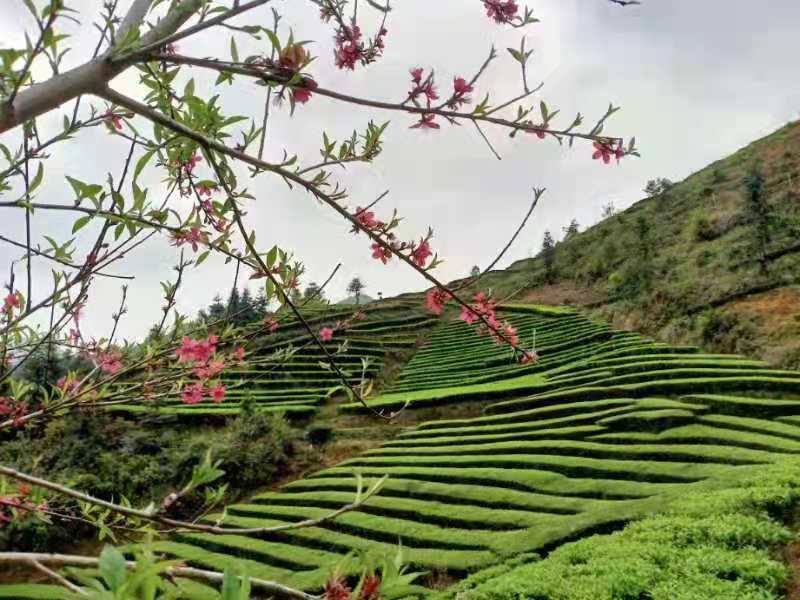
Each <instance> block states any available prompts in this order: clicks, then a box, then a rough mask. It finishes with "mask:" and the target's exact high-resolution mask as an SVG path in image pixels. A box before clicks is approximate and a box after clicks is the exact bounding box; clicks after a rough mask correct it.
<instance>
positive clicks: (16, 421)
mask: <svg viewBox="0 0 800 600" xmlns="http://www.w3.org/2000/svg"><path fill="white" fill-rule="evenodd" d="M27 414H28V403H27V402H25V401H24V400H22V401H17V399H16V398H12V397H11V396H0V417H4V418H10V419H12V420H13V425H14V427H19V426H20V425H22V423H23V420H22V419H23V417H25V415H27Z"/></svg>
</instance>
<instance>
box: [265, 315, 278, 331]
mask: <svg viewBox="0 0 800 600" xmlns="http://www.w3.org/2000/svg"><path fill="white" fill-rule="evenodd" d="M278 327H280V323H278V320H277V319H276V318H275V315H267V316H266V317H264V329H266V330H267V333H275V332H276V331H278Z"/></svg>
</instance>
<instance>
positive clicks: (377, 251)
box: [372, 243, 392, 264]
mask: <svg viewBox="0 0 800 600" xmlns="http://www.w3.org/2000/svg"><path fill="white" fill-rule="evenodd" d="M372 258H374V259H375V260H379V261H381V262H382V263H383V264H386V263H388V262H389V260H391V258H392V251H391V250H388V249H387V248H384V247H382V246H381V245H380V244H378V243H375V244H372Z"/></svg>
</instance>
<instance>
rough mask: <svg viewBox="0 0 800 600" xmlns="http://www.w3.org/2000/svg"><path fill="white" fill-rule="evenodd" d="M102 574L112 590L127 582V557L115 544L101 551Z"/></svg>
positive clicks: (116, 589) (114, 590)
mask: <svg viewBox="0 0 800 600" xmlns="http://www.w3.org/2000/svg"><path fill="white" fill-rule="evenodd" d="M98 566H99V567H100V575H101V576H102V577H103V580H104V581H105V582H106V585H107V586H108V589H110V590H111V591H112V592H116V591H118V590H119V589H120V588H121V587H122V586H123V585H124V584H125V569H126V565H125V557H124V556H123V555H122V552H120V551H119V550H117V549H116V548H114V547H113V546H106V547H105V548H103V551H102V552H101V553H100V562H99V565H98Z"/></svg>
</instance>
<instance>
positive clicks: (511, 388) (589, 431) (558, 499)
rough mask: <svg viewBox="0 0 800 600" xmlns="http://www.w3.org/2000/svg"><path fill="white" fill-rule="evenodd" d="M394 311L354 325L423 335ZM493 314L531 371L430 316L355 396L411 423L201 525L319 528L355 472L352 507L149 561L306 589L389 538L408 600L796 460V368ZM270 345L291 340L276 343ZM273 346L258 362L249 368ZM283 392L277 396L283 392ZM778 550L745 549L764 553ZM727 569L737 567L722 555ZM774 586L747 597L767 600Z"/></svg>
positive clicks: (347, 497) (207, 539) (523, 310)
mask: <svg viewBox="0 0 800 600" xmlns="http://www.w3.org/2000/svg"><path fill="white" fill-rule="evenodd" d="M409 309H410V306H409V305H405V307H404V305H402V304H393V305H388V306H386V307H385V308H375V309H374V310H375V311H377V314H378V315H382V317H383V318H384V319H385V321H384V322H383V324H381V321H380V320H379V319H377V318H376V314H375V313H373V315H372V317H373V320H372V321H371V323H370V325H369V326H368V328H369V329H371V330H372V331H380V330H381V329H384V328H390V329H392V330H396V328H398V327H399V328H408V329H409V330H418V329H419V327H421V326H427V325H428V324H427V323H424V322H420V321H419V317H416V316H414V315H413V313H412V314H411V315H409V316H407V317H405V318H402V317H400V318H399V317H397V316H396V315H395V314H393V311H398V310H405V311H408V310H409ZM384 311H385V312H384ZM501 316H502V317H503V318H504V319H508V320H510V321H511V322H513V323H514V324H515V325H516V326H517V327H518V328H519V330H520V333H521V339H531V340H532V339H533V336H534V332H535V336H536V350H537V352H538V353H539V354H540V356H541V359H540V360H539V361H538V362H537V363H535V364H529V365H525V366H519V365H516V364H515V363H514V362H513V360H512V359H511V357H510V356H509V354H508V350H507V349H503V348H502V347H500V346H498V345H496V344H494V343H492V342H491V341H490V340H489V339H488V338H487V337H486V336H481V335H479V334H477V333H476V332H475V331H474V329H473V328H471V327H469V326H467V325H466V324H465V323H463V322H461V321H451V320H448V319H446V318H443V319H442V320H441V321H440V322H438V323H437V324H436V325H435V326H434V328H433V329H432V330H430V333H429V334H428V335H427V337H426V341H425V342H424V344H423V345H422V346H421V347H420V348H419V350H418V351H417V352H416V353H415V354H414V355H413V357H412V358H411V360H409V361H407V362H405V364H404V366H403V367H402V369H401V371H400V373H399V374H398V375H397V376H396V377H393V378H392V379H391V381H389V382H387V385H386V386H385V388H384V390H383V392H382V393H381V394H380V395H378V397H376V398H373V399H372V400H371V404H372V405H373V406H374V407H380V408H395V407H398V406H399V405H402V404H407V408H406V413H405V414H404V417H405V419H406V422H409V421H410V420H412V419H414V420H419V419H420V418H428V419H429V420H427V421H423V422H421V423H418V424H416V425H414V426H411V427H406V428H404V427H402V426H401V424H399V423H396V424H395V425H394V427H393V428H392V430H390V431H387V432H386V435H388V437H389V439H388V441H385V442H384V443H383V444H381V445H380V446H378V447H374V448H371V449H366V450H363V451H360V452H358V453H356V454H354V455H351V456H350V457H345V458H344V459H340V460H339V461H338V462H337V463H336V464H333V465H331V466H329V467H326V468H322V469H318V470H316V471H315V472H313V473H311V474H309V475H308V476H306V477H302V478H299V479H297V480H295V481H293V482H291V483H288V484H287V485H284V486H282V487H281V488H280V489H270V490H267V491H262V492H260V493H258V494H256V495H255V496H254V497H252V498H248V499H246V500H243V501H241V502H237V503H234V504H231V505H228V506H227V507H226V508H225V511H224V512H219V513H217V514H211V515H208V516H207V517H205V519H204V521H205V522H208V523H216V522H222V523H225V524H226V525H227V526H232V527H238V528H241V527H243V528H251V527H263V526H269V525H279V524H286V523H291V522H295V521H299V520H302V519H314V518H319V517H322V516H323V515H325V514H327V513H329V512H330V511H331V510H332V509H334V508H336V507H339V506H342V505H344V504H346V503H347V502H350V501H351V500H352V498H353V492H354V474H355V473H360V474H361V475H362V476H364V477H366V478H367V479H370V480H373V481H374V480H376V479H377V478H380V477H382V476H384V475H388V476H389V479H388V481H387V482H386V484H385V485H384V487H383V488H382V490H381V492H380V494H379V495H378V496H376V497H374V498H372V499H370V500H369V502H368V503H367V504H366V505H364V506H362V507H360V508H359V509H358V510H355V511H351V512H347V513H345V514H342V515H341V516H339V517H337V518H336V519H335V520H333V521H328V522H324V523H322V524H320V525H318V526H315V527H307V528H303V529H296V530H286V531H282V532H280V533H276V534H262V533H259V534H253V535H230V534H228V535H212V534H206V533H180V534H175V535H172V536H170V537H168V538H167V539H164V540H162V541H157V542H155V543H154V544H152V545H151V546H150V547H151V548H152V549H155V550H157V551H159V552H160V553H164V554H166V555H167V556H171V557H174V558H176V559H177V560H179V561H181V562H184V563H187V564H189V565H191V566H195V567H199V568H204V569H212V570H224V569H225V568H226V567H229V566H232V565H238V566H239V567H243V568H245V569H246V571H247V573H248V574H249V575H251V576H253V577H257V578H261V579H266V580H271V581H279V582H281V583H283V584H285V585H290V586H295V587H298V588H303V589H307V590H312V591H313V590H319V589H320V588H321V587H322V586H323V584H324V582H325V581H326V579H327V577H328V576H329V574H330V572H331V571H332V569H334V568H335V567H336V565H338V564H340V563H341V560H342V557H343V555H345V554H346V553H348V552H350V551H360V552H366V553H368V554H369V555H371V556H380V555H383V554H391V553H393V552H395V551H396V548H397V544H398V542H401V543H402V545H403V548H404V551H405V556H406V559H407V560H408V561H409V562H410V564H411V565H412V566H413V568H415V569H421V570H423V571H425V572H426V573H427V575H426V576H425V577H424V578H422V579H420V581H419V582H418V584H421V585H422V586H424V587H421V586H420V585H415V586H413V587H412V588H409V589H408V590H407V591H408V592H409V593H411V594H414V595H416V596H417V597H423V596H426V595H428V593H429V592H428V591H426V590H430V589H431V588H439V589H441V588H443V587H447V586H449V585H450V584H452V583H454V582H455V581H456V580H458V579H460V578H463V577H464V576H466V575H468V574H470V573H474V572H480V571H481V570H483V569H486V568H489V567H493V566H495V565H499V564H502V563H505V562H506V561H509V560H510V561H512V563H510V564H513V565H516V566H519V565H522V564H527V563H528V562H531V561H532V560H534V558H533V555H532V554H531V553H538V554H549V553H550V552H552V551H553V550H555V549H556V548H560V547H564V548H567V547H568V544H569V543H570V542H573V541H574V540H577V539H587V538H588V536H590V535H592V534H598V533H603V534H605V533H608V532H610V531H614V530H618V529H620V528H621V527H623V526H624V525H625V523H627V522H628V521H630V520H631V519H635V518H638V517H642V516H645V515H649V514H653V513H657V512H660V511H663V510H667V509H670V507H672V506H673V505H674V504H675V503H676V502H677V501H678V500H679V499H682V498H684V497H685V496H686V494H687V492H690V491H691V492H697V493H708V492H710V491H713V490H716V489H719V488H726V487H730V486H731V485H735V484H736V482H737V481H740V480H742V479H743V478H747V477H754V476H756V475H758V474H759V473H763V472H764V469H765V467H767V466H769V465H776V467H775V468H779V467H780V466H781V465H783V464H784V463H786V461H787V460H794V459H795V457H796V456H797V455H798V454H800V373H798V372H796V371H784V370H776V369H772V368H770V367H769V365H767V364H766V363H764V362H762V361H756V360H751V359H747V358H744V357H742V356H736V355H721V354H710V353H707V352H703V351H701V350H700V349H699V348H697V347H691V346H678V345H670V344H664V343H659V342H655V341H652V340H650V339H647V338H645V337H643V336H641V335H638V334H634V333H630V332H623V331H618V330H614V329H613V328H611V327H609V326H607V325H605V324H603V323H600V322H596V321H592V320H590V319H587V318H586V317H584V316H582V315H580V314H579V313H578V312H576V311H575V310H573V309H564V308H562V309H554V308H548V307H540V306H533V305H522V304H515V305H506V306H504V307H502V309H501ZM423 324H424V325H423ZM354 329H356V330H358V329H359V327H354ZM348 335H356V336H357V335H360V333H359V332H358V331H354V332H352V331H351V332H350V333H349V334H348ZM395 335H396V331H395ZM283 343H284V345H286V346H288V345H289V344H292V343H297V340H295V339H294V338H293V337H292V336H291V335H289V336H288V337H287V338H286V339H285V340H284V342H283ZM275 350H276V347H275V345H271V346H264V347H263V349H262V351H263V352H264V353H265V356H269V355H274V353H275ZM292 356H294V357H295V358H296V359H297V360H300V359H299V357H297V355H296V354H295V355H292ZM291 360H292V359H290V362H291ZM298 376H299V375H298ZM253 377H255V379H253V381H252V382H251V383H252V386H253V388H254V389H256V388H258V389H261V384H260V383H257V382H261V381H262V377H259V376H257V375H253ZM284 382H285V383H288V384H289V385H292V379H291V378H290V379H289V380H288V381H287V380H284ZM295 384H296V385H301V382H299V381H298V382H296V383H295ZM302 385H305V384H302ZM269 404H270V402H269V401H267V404H266V406H265V408H266V407H268V406H269ZM227 407H230V408H232V409H234V410H235V409H236V408H237V400H236V399H233V398H232V399H230V400H229V401H227V402H226V403H223V404H222V405H221V406H220V407H218V408H219V410H222V409H225V408H227ZM330 408H335V407H330ZM197 410H198V411H202V410H203V409H201V408H199V409H197ZM338 410H339V413H340V414H341V416H340V417H338V420H337V421H336V425H337V427H336V429H335V430H334V432H333V433H334V435H335V436H336V435H341V436H346V435H350V434H351V433H350V432H352V431H353V430H352V429H351V430H348V428H347V427H346V424H347V422H348V421H347V420H348V419H352V418H355V417H348V416H347V415H355V414H357V413H360V412H362V409H361V408H360V406H359V405H348V404H340V405H339V406H338ZM448 411H450V412H449V413H448ZM459 411H460V412H459ZM329 422H330V421H329ZM793 473H794V472H793ZM776 477H778V479H780V477H783V475H780V476H776ZM792 477H795V475H794V474H793V475H792ZM795 478H796V477H795ZM776 481H777V479H776ZM781 481H783V480H782V479H781ZM787 485H788V484H787ZM787 502H788V500H787ZM776 527H777V525H776ZM730 535H737V534H735V533H733V532H732V533H731V534H730ZM782 539H783V537H780V536H779V537H777V538H775V539H774V540H772V541H769V540H767V541H764V542H763V544H764V545H765V547H768V548H771V545H770V544H774V543H777V542H778V541H780V540H782ZM565 544H566V546H565ZM770 551H771V550H770ZM742 552H745V550H742ZM554 556H558V555H555V554H554ZM729 560H730V561H734V562H735V561H741V560H745V558H743V557H740V556H739V555H737V554H736V553H735V552H732V556H731V557H729ZM765 560H767V561H768V562H769V561H771V560H772V559H770V558H769V557H767V558H766V559H765ZM542 564H545V563H542ZM548 564H549V563H548ZM769 564H770V565H771V564H773V563H771V562H770V563H769ZM775 564H777V563H775ZM554 568H556V567H554ZM719 568H720V569H723V568H726V567H722V566H720V567H719ZM731 568H732V567H731ZM775 568H778V569H779V568H781V567H779V566H776V567H775ZM490 572H491V573H495V574H497V571H490ZM512 572H515V571H512ZM779 580H780V578H775V580H774V581H773V580H772V579H770V580H768V581H767V580H764V581H761V582H760V583H759V585H761V586H762V587H763V588H765V589H766V588H769V587H771V588H774V587H775V585H777V583H775V582H776V581H779ZM526 581H527V580H526ZM780 581H782V580H780ZM484 587H485V586H484ZM57 593H58V592H57V588H55V587H54V586H50V585H24V584H23V585H14V586H7V587H0V597H6V598H9V597H10V598H30V599H39V598H56V597H60V596H58V595H57ZM198 597H200V596H198ZM209 597H211V596H209ZM509 597H513V596H509ZM542 597H543V598H545V597H547V598H550V596H542ZM555 597H561V596H554V598H555ZM564 597H566V596H564ZM598 597H599V598H609V599H611V598H616V597H618V596H598ZM687 597H688V596H687ZM693 597H695V596H693ZM697 597H698V598H699V597H701V596H697ZM717 597H720V596H717ZM729 597H732V598H734V597H740V596H729ZM753 597H755V596H753ZM759 597H763V598H768V597H772V596H767V595H762V596H759ZM702 598H706V596H702Z"/></svg>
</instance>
